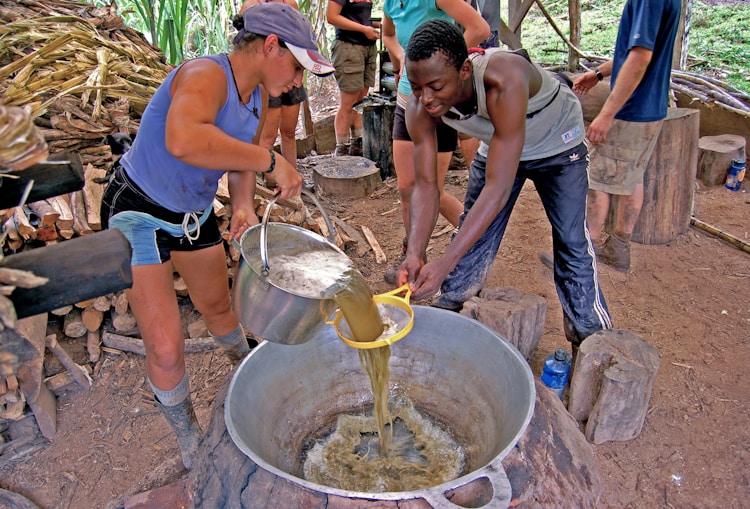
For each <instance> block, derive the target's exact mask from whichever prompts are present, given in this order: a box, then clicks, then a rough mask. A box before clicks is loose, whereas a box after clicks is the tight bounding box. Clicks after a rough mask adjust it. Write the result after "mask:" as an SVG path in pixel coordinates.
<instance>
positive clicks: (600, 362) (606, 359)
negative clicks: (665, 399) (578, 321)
mask: <svg viewBox="0 0 750 509" xmlns="http://www.w3.org/2000/svg"><path fill="white" fill-rule="evenodd" d="M659 363H660V359H659V351H658V350H657V349H656V347H654V346H653V345H651V344H649V343H647V342H646V341H644V340H643V339H641V338H640V337H638V336H636V335H635V334H633V333H631V332H628V331H626V330H618V329H610V330H603V331H599V332H596V333H594V334H592V335H591V336H589V337H587V338H586V339H585V340H584V341H583V342H582V343H581V347H580V349H579V351H578V357H577V359H576V364H575V367H574V369H573V376H572V378H571V383H570V392H569V396H568V397H569V403H568V411H569V412H570V415H572V416H573V417H574V418H575V419H577V420H579V421H587V422H586V439H587V440H588V441H589V442H591V443H593V444H601V443H604V442H607V441H625V440H631V439H633V438H635V437H637V436H638V435H639V434H640V432H641V429H642V428H643V422H644V420H645V419H646V413H647V411H648V405H649V401H650V399H651V392H652V390H653V387H654V382H655V381H656V374H657V372H658V370H659Z"/></svg>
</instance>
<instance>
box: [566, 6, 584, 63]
mask: <svg viewBox="0 0 750 509" xmlns="http://www.w3.org/2000/svg"><path fill="white" fill-rule="evenodd" d="M568 19H569V20H570V43H571V44H572V45H573V46H575V47H576V48H580V47H581V0H568ZM577 69H578V53H576V52H575V50H573V48H568V71H570V72H575V71H576V70H577Z"/></svg>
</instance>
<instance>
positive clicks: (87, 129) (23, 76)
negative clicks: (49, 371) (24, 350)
mask: <svg viewBox="0 0 750 509" xmlns="http://www.w3.org/2000/svg"><path fill="white" fill-rule="evenodd" d="M0 20H1V21H2V23H0V38H2V40H3V44H2V45H0V103H2V104H4V105H6V106H18V107H23V108H25V109H27V110H28V111H29V112H30V115H31V117H32V118H33V119H34V124H35V125H36V126H37V127H38V129H39V130H40V131H41V133H42V134H43V136H44V139H45V140H46V142H47V144H48V146H49V153H50V154H53V155H57V154H60V153H72V154H75V155H77V156H79V158H80V161H81V165H82V168H83V173H84V177H85V184H84V187H83V189H82V190H80V191H76V192H73V193H69V194H64V195H60V196H55V197H52V198H46V199H44V200H40V201H35V202H32V203H25V202H24V203H21V204H19V205H18V206H16V207H13V208H9V209H7V210H0V225H2V231H3V236H4V239H2V238H0V247H2V249H3V252H4V253H5V254H9V255H12V254H15V253H18V252H19V251H23V250H26V249H36V248H43V247H44V246H45V245H49V244H54V243H57V242H61V241H65V240H68V239H72V238H75V237H81V236H85V235H89V234H93V233H96V232H97V231H98V230H101V229H102V222H101V217H100V213H99V210H100V203H101V198H102V193H103V191H104V187H105V182H106V175H107V172H108V170H109V169H110V168H111V166H112V165H113V163H114V159H115V156H113V153H112V150H111V148H110V146H109V145H108V144H106V143H105V142H104V139H105V138H106V137H107V136H108V135H111V134H114V133H118V132H119V133H127V134H133V133H135V132H137V129H138V125H139V121H140V117H141V115H142V113H143V110H144V109H145V106H146V104H147V103H148V100H149V99H150V98H151V96H152V95H153V93H154V92H155V90H156V88H157V87H158V86H159V85H160V84H161V82H162V81H163V80H164V78H165V77H166V75H167V73H168V72H169V70H170V66H168V65H167V64H166V63H165V59H164V57H163V56H162V55H161V53H160V52H159V50H158V49H157V48H155V47H153V46H151V45H150V44H149V43H148V42H147V41H146V40H145V39H144V38H143V36H142V35H141V34H139V33H137V32H135V31H133V30H131V29H129V28H127V27H126V26H125V25H124V23H123V20H122V19H121V18H120V17H119V16H117V15H116V13H115V12H114V4H112V5H111V6H107V7H103V8H97V7H94V6H93V5H88V4H85V3H81V2H79V1H77V0H76V1H73V0H39V1H34V2H22V3H19V2H16V1H14V0H0ZM273 194H274V193H273V191H271V190H269V189H268V188H266V187H263V186H262V185H259V186H258V187H257V189H256V197H255V200H256V203H255V205H256V211H257V213H258V215H259V217H262V215H263V213H264V212H265V210H266V208H267V207H268V203H269V201H270V199H271V197H272V196H273ZM6 206H7V205H6ZM313 210H314V209H313ZM214 211H215V213H216V216H217V218H218V220H219V223H220V224H219V228H220V231H222V232H224V239H225V244H224V246H225V251H226V254H227V265H228V268H229V271H230V277H232V275H233V274H234V272H235V270H236V267H237V265H238V262H239V259H240V253H239V252H238V250H237V249H236V247H235V245H234V244H233V243H232V242H231V240H230V239H229V225H230V221H231V214H232V210H231V202H230V200H229V192H228V189H227V185H226V180H225V179H223V180H222V182H221V185H220V187H219V191H218V193H217V195H216V199H215V200H214ZM269 220H270V221H276V222H285V223H290V224H295V225H299V226H303V227H305V228H309V229H311V230H314V231H317V232H319V233H323V234H326V235H327V234H328V232H327V231H326V226H325V223H324V222H323V221H322V220H321V218H319V217H318V218H316V219H314V218H313V217H312V216H311V214H310V212H309V211H308V208H307V207H306V206H305V204H304V203H303V202H302V200H296V201H288V200H278V201H277V202H276V205H275V206H274V207H273V209H272V210H271V211H270V218H269ZM337 226H340V227H342V229H345V228H346V225H345V224H344V223H343V222H341V221H339V223H337ZM345 231H346V230H345ZM355 236H357V232H356V231H354V229H350V231H349V232H348V233H344V232H341V233H340V235H339V237H338V238H337V243H338V244H339V246H340V247H342V248H343V247H344V245H345V244H347V243H351V242H357V241H356V240H353V237H355ZM358 244H359V245H358V248H357V252H358V253H359V252H364V251H366V250H367V248H363V245H366V244H367V242H366V241H364V240H359V242H358ZM363 249H364V251H363ZM40 291H44V290H43V288H42V289H40ZM175 291H176V293H177V294H178V295H180V296H185V297H187V290H186V288H185V284H184V282H183V281H182V279H181V278H180V277H179V276H178V275H177V274H175ZM193 316H195V315H193ZM50 320H54V321H59V322H60V325H61V327H62V334H64V336H66V337H68V338H86V345H87V349H88V357H89V358H88V361H89V362H88V363H86V365H89V364H90V365H92V366H93V369H94V370H96V369H98V367H99V366H100V365H101V364H100V363H101V361H102V358H103V356H102V355H101V352H102V351H103V350H105V349H107V348H112V349H117V350H129V351H135V352H141V353H142V348H143V345H142V342H141V341H140V339H139V338H138V335H139V334H138V330H137V326H136V323H135V319H134V318H133V315H132V312H131V311H130V309H129V305H128V302H127V297H126V294H125V292H118V293H115V294H110V295H104V296H100V297H98V298H96V299H93V300H90V301H86V302H79V303H76V304H72V305H69V306H65V307H64V308H62V309H57V310H54V311H52V312H51V313H50ZM190 320H191V321H192V322H191V323H188V324H186V329H187V336H188V337H189V338H190V340H189V341H188V344H187V350H188V351H191V349H193V350H195V349H202V348H204V347H209V346H210V347H211V348H213V342H207V341H204V340H205V339H206V336H207V331H206V330H205V326H203V325H202V323H201V320H200V317H199V316H196V317H195V318H190ZM9 326H12V325H9ZM46 347H47V349H49V350H50V351H52V352H53V353H55V356H56V357H58V359H66V357H65V351H64V349H63V348H62V347H60V345H59V344H58V343H57V341H56V339H55V338H54V337H52V338H48V341H47V343H46ZM65 362H67V363H68V364H71V363H70V362H68V361H67V360H66V361H65ZM12 364H13V363H12V360H11V361H10V365H12ZM73 364H75V363H73ZM67 367H68V366H66V368H67ZM80 368H81V366H77V365H76V366H74V365H72V364H71V365H70V368H69V369H67V372H63V373H61V375H60V376H58V377H57V378H56V379H55V380H57V381H55V382H54V387H55V388H57V387H61V386H64V385H65V384H66V383H69V382H70V381H72V380H76V379H80V377H81V376H82V373H83V372H84V371H86V370H83V371H82V370H81V369H80ZM90 369H91V368H89V370H90ZM8 371H9V369H8ZM85 376H87V374H86V375H85ZM82 381H85V380H82ZM0 382H4V387H5V393H6V394H9V393H11V390H10V387H12V386H13V379H12V378H2V377H0ZM49 383H52V382H49ZM0 390H3V389H2V388H0ZM6 399H7V400H8V401H11V400H13V396H10V397H9V398H6Z"/></svg>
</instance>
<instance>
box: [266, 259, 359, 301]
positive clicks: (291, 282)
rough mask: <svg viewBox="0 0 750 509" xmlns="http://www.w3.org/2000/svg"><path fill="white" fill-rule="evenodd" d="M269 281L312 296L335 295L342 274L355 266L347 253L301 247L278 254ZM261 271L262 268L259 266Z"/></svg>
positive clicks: (293, 291)
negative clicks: (300, 249) (297, 250)
mask: <svg viewBox="0 0 750 509" xmlns="http://www.w3.org/2000/svg"><path fill="white" fill-rule="evenodd" d="M268 269H269V272H268V276H267V277H266V279H268V281H269V282H270V283H271V284H273V285H275V286H277V287H279V288H281V289H283V290H287V291H289V292H292V293H294V294H295V295H299V296H302V297H308V298H312V299H320V298H331V295H332V293H333V292H334V291H336V290H337V289H339V288H340V285H341V282H342V277H344V275H345V274H347V272H349V271H352V270H354V269H353V268H352V262H351V260H350V259H349V258H347V257H346V256H345V255H337V254H336V253H333V252H332V251H300V252H287V253H283V254H277V255H274V257H273V258H272V259H271V260H270V261H269V267H268ZM256 270H257V272H260V268H258V269H256Z"/></svg>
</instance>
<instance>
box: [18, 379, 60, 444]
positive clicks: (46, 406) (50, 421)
mask: <svg viewBox="0 0 750 509" xmlns="http://www.w3.org/2000/svg"><path fill="white" fill-rule="evenodd" d="M26 403H27V404H28V405H29V408H31V411H32V412H33V413H34V418H35V419H36V424H37V426H39V431H40V432H41V433H42V436H43V437H44V438H46V439H51V438H52V437H54V436H55V433H56V432H57V398H55V395H54V394H52V391H50V390H49V389H48V388H47V386H46V385H44V384H42V385H40V387H39V395H38V396H37V398H36V399H34V400H29V399H27V400H26Z"/></svg>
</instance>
